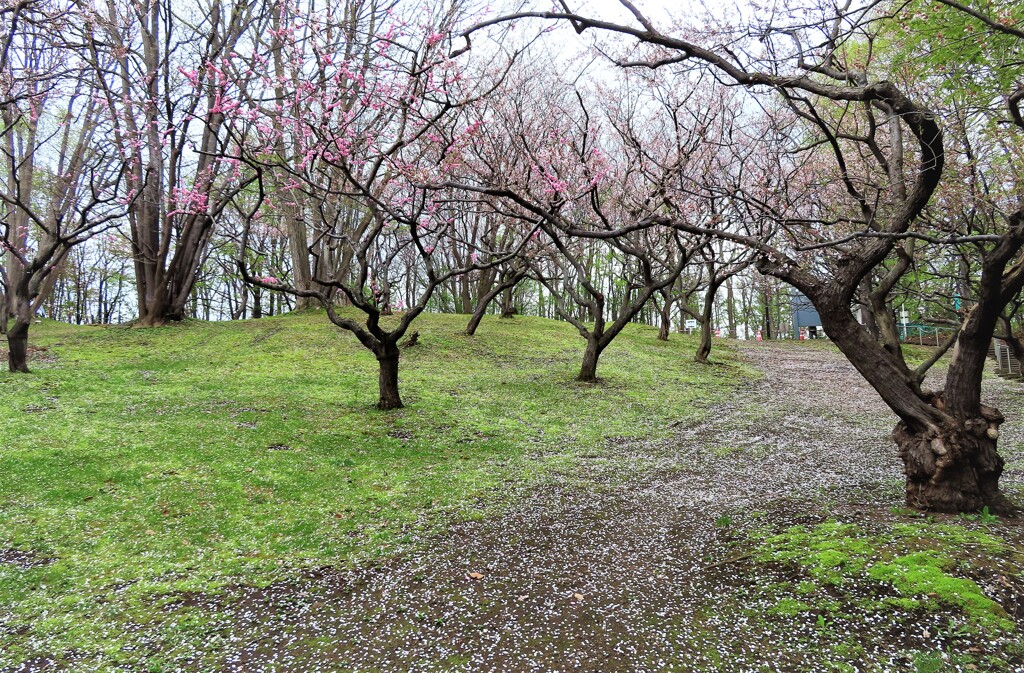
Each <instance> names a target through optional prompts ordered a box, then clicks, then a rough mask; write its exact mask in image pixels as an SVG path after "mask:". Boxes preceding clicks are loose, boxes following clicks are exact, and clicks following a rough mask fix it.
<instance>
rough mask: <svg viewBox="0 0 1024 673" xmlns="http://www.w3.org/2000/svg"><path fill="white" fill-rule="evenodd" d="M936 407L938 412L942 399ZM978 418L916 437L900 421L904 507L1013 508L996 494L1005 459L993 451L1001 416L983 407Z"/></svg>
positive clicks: (896, 435)
mask: <svg viewBox="0 0 1024 673" xmlns="http://www.w3.org/2000/svg"><path fill="white" fill-rule="evenodd" d="M935 403H936V405H937V406H939V407H940V408H941V406H942V404H943V402H942V398H941V396H936V398H935ZM979 412H980V413H979V415H978V416H977V417H976V418H969V419H966V420H964V421H962V422H956V423H950V424H946V425H944V426H942V427H941V429H940V431H939V432H938V433H935V432H934V431H929V432H920V431H919V432H915V431H913V430H911V428H910V427H909V426H908V425H907V424H906V423H903V422H900V423H899V424H898V425H897V426H896V429H895V430H893V433H892V438H893V440H894V441H895V442H896V445H897V446H898V447H899V451H900V458H902V459H903V470H904V473H905V474H906V477H907V483H906V498H907V505H909V506H911V507H916V508H919V509H928V510H934V511H938V512H969V511H976V510H979V509H982V508H983V507H988V508H989V509H990V510H992V511H993V512H1007V511H1010V510H1012V509H1013V508H1012V506H1011V505H1010V503H1009V502H1008V501H1007V500H1006V498H1005V497H1004V496H1003V494H1002V492H1001V491H1000V490H999V477H1000V475H1002V473H1003V458H1002V457H1001V456H1000V455H999V454H998V453H997V452H996V440H997V439H998V438H999V426H1000V424H1002V422H1003V420H1004V419H1003V415H1002V414H1001V413H999V411H998V410H996V409H993V408H991V407H987V406H984V405H982V406H981V408H980V410H979Z"/></svg>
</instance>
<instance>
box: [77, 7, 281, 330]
mask: <svg viewBox="0 0 1024 673" xmlns="http://www.w3.org/2000/svg"><path fill="white" fill-rule="evenodd" d="M76 4H79V9H78V14H77V16H76V24H75V25H73V26H70V28H72V29H73V34H76V35H81V39H82V41H83V42H84V44H85V46H86V48H87V49H88V54H89V61H90V65H91V67H92V72H91V76H90V80H91V81H92V82H94V83H95V86H97V87H100V92H99V94H100V95H99V96H97V97H96V100H100V101H103V107H104V114H105V115H106V116H107V117H109V121H110V123H111V125H112V133H111V134H110V136H111V138H112V139H113V142H115V143H116V145H117V147H118V149H119V151H120V152H121V155H122V157H123V158H124V162H125V166H126V179H125V189H124V192H125V193H126V194H127V196H126V198H128V200H129V201H130V203H131V207H130V208H129V211H128V229H129V232H130V240H131V244H132V260H133V265H134V272H135V285H136V293H137V297H138V324H139V325H140V326H154V325H163V324H165V323H168V322H173V321H177V320H181V319H183V318H184V317H185V314H186V307H187V305H188V302H189V299H190V296H191V293H192V289H193V286H194V284H195V282H196V278H197V275H198V273H199V269H200V267H201V265H202V262H203V260H204V258H205V255H206V252H207V246H208V245H209V242H210V238H211V235H212V233H213V230H214V226H215V223H216V221H217V219H218V218H219V217H220V216H221V214H222V213H223V212H224V209H225V208H226V207H227V206H228V204H229V203H230V202H231V199H232V198H233V197H234V195H235V194H236V193H237V192H238V191H239V190H240V189H242V188H243V187H244V185H245V180H244V179H242V178H241V176H240V174H239V173H238V172H237V170H236V168H237V163H232V162H231V161H230V160H228V159H227V157H229V156H230V155H232V154H237V152H231V151H229V150H228V149H227V148H226V146H225V144H226V143H227V139H226V136H225V133H224V131H225V129H224V125H225V120H227V119H229V118H236V115H237V114H238V111H239V103H238V101H237V95H238V89H239V87H240V86H241V85H242V84H243V81H244V80H247V79H248V78H251V77H254V76H255V72H254V71H247V72H246V71H242V72H244V73H245V76H244V77H243V76H241V75H240V74H239V72H240V71H237V70H235V69H234V68H233V65H232V64H233V63H234V62H235V61H236V60H239V59H241V58H243V57H244V54H242V53H240V52H242V51H243V49H246V48H248V47H249V43H250V41H251V40H253V39H254V38H255V36H257V35H261V34H263V33H264V31H265V28H266V27H267V16H266V13H265V12H262V11H261V10H264V9H266V6H265V4H264V3H249V2H240V1H234V2H222V1H221V0H193V1H192V2H188V3H182V2H175V1H172V0H125V1H124V2H110V3H105V4H101V3H96V4H90V3H76ZM229 73H231V75H230V76H229ZM235 121H236V122H237V121H238V120H237V119H235ZM136 196H137V197H138V198H135V197H136Z"/></svg>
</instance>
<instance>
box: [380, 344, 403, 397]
mask: <svg viewBox="0 0 1024 673" xmlns="http://www.w3.org/2000/svg"><path fill="white" fill-rule="evenodd" d="M400 354H401V352H400V351H399V350H398V346H397V345H396V344H392V343H386V344H384V345H383V346H382V348H381V350H380V351H379V352H378V353H377V362H378V363H379V364H380V400H379V401H378V402H377V408H378V409H382V410H385V411H386V410H388V409H401V408H402V398H401V397H399V396H398V358H399V355H400Z"/></svg>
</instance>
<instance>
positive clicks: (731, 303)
mask: <svg viewBox="0 0 1024 673" xmlns="http://www.w3.org/2000/svg"><path fill="white" fill-rule="evenodd" d="M735 302H736V298H735V295H734V294H733V290H732V276H729V280H727V281H726V283H725V314H726V316H728V318H727V319H728V321H729V338H730V339H737V338H739V334H738V333H737V329H736V304H735Z"/></svg>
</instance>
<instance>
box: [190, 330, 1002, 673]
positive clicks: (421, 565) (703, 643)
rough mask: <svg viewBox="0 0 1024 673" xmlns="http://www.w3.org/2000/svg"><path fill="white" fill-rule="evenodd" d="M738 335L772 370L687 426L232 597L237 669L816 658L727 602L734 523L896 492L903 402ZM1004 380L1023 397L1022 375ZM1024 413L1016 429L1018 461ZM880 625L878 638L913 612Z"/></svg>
mask: <svg viewBox="0 0 1024 673" xmlns="http://www.w3.org/2000/svg"><path fill="white" fill-rule="evenodd" d="M741 348H742V350H743V351H744V353H745V354H746V355H747V357H748V358H749V359H750V361H751V362H752V363H754V364H755V365H756V366H758V367H760V368H761V369H763V370H764V372H765V378H764V380H763V381H762V382H760V383H757V384H754V385H751V386H749V387H747V388H745V389H744V390H742V391H741V393H740V394H739V395H737V396H735V397H734V398H733V399H732V400H731V401H730V403H729V404H728V406H727V407H725V408H720V409H716V410H714V411H713V412H712V413H711V414H710V417H709V420H708V421H706V422H704V423H701V424H699V425H696V426H693V427H685V428H684V427H680V428H679V429H678V434H677V435H676V436H675V437H673V438H672V439H671V440H666V441H660V442H657V443H647V444H637V443H624V444H621V445H617V446H613V447H611V448H610V455H609V456H600V457H596V458H593V459H591V460H590V461H588V462H587V464H586V465H585V468H584V473H583V474H580V475H567V476H566V480H565V483H564V484H561V485H554V486H552V487H549V488H545V489H542V490H540V491H539V492H536V493H535V494H534V495H533V496H532V497H531V499H530V500H528V501H526V502H523V503H521V505H520V506H519V507H518V508H517V509H515V510H514V511H511V512H509V513H508V514H507V515H506V516H503V517H501V518H496V519H492V520H486V521H482V522H474V523H466V524H463V525H461V526H459V527H458V528H457V529H456V530H455V531H454V533H453V534H451V535H450V536H449V537H447V538H445V539H443V540H440V541H439V542H437V543H435V544H432V545H431V546H430V549H429V550H427V551H425V552H423V553H422V554H421V555H419V556H414V557H410V558H405V559H401V560H398V561H395V562H393V563H391V564H388V565H386V566H383V567H377V568H373V569H369V570H365V571H361V572H355V573H328V574H323V575H319V576H316V577H311V578H309V580H308V581H307V582H305V583H304V584H303V585H301V586H296V585H287V586H280V587H271V588H270V589H264V590H251V591H248V592H245V593H240V594H238V595H235V596H234V597H233V599H234V600H233V601H232V602H231V603H230V604H229V606H228V612H229V619H228V622H227V626H226V627H225V629H226V631H225V633H224V637H225V638H226V642H227V650H228V652H229V653H230V654H229V656H228V659H227V663H226V665H225V666H224V668H223V670H229V671H248V672H253V671H318V670H319V671H340V670H357V671H376V670H380V671H465V672H477V671H480V672H483V671H509V672H512V671H515V672H526V671H603V672H610V671H636V672H640V671H663V670H673V671H691V670H692V671H705V670H723V671H760V670H815V667H816V662H815V661H814V657H815V655H814V653H813V652H806V651H801V650H800V649H799V648H791V647H788V646H787V645H786V643H781V642H764V641H763V639H758V638H756V637H754V638H752V637H751V633H750V629H748V628H747V624H746V619H745V617H743V614H744V613H743V612H742V611H737V610H735V609H719V608H720V607H723V606H728V605H734V602H735V601H736V600H737V599H736V597H737V596H738V595H739V594H738V593H737V592H738V590H739V588H740V587H741V586H743V585H747V586H749V583H750V582H756V581H758V580H757V578H752V577H749V576H748V575H747V574H746V571H745V570H744V568H745V566H744V565H743V564H742V563H738V562H736V561H739V559H732V558H731V557H730V554H735V550H733V549H731V548H730V545H729V542H730V539H731V533H730V528H729V521H730V520H732V519H734V518H736V519H738V518H742V517H750V516H776V517H778V516H784V517H788V519H789V520H792V521H800V520H801V518H802V517H803V518H806V517H820V516H821V514H822V512H823V511H827V510H828V508H829V507H830V506H831V504H837V505H839V504H841V506H842V507H847V508H849V507H851V506H854V507H856V506H857V503H870V504H871V506H876V507H877V506H879V505H881V506H884V507H890V506H897V505H899V504H900V503H901V493H900V488H901V487H900V478H901V472H900V468H899V464H898V461H897V459H896V456H895V448H894V446H893V445H892V444H891V442H890V441H889V439H888V433H889V432H890V430H891V428H892V425H893V422H894V418H893V417H892V416H891V414H890V413H889V412H888V411H887V410H886V408H885V407H884V406H883V405H882V404H881V402H880V401H879V400H878V399H877V396H876V395H875V393H874V392H873V391H872V390H871V389H870V388H868V387H867V385H866V384H864V383H863V381H862V380H861V379H860V377H859V376H858V375H857V374H856V372H855V371H854V370H853V369H852V368H851V367H850V366H849V365H848V364H847V363H846V361H845V360H843V359H842V358H841V356H839V355H838V354H836V353H833V352H831V351H826V350H823V349H817V348H811V347H806V348H799V349H794V348H793V347H792V346H789V347H787V346H775V345H769V344H754V343H748V344H745V345H743V346H741ZM991 385H992V387H993V392H994V393H995V394H996V396H997V398H999V400H998V401H1009V402H1012V403H1013V404H1016V405H1017V407H1018V408H1019V407H1020V397H1019V395H1018V394H1017V392H1016V391H1015V387H1016V386H1019V384H1014V386H1015V387H1011V386H1008V385H1007V384H1005V383H1004V382H1002V381H994V382H992V384H991ZM1010 398H1012V399H1010ZM1011 425H1012V426H1013V427H1012V428H1010V427H1009V426H1011ZM1019 425H1020V421H1016V422H1014V420H1011V423H1010V424H1008V428H1007V432H1006V433H1005V435H1004V437H1005V440H1004V441H1003V446H1004V447H1007V448H1005V449H1004V453H1005V452H1007V451H1009V452H1010V453H1015V456H1013V457H1011V461H1012V460H1013V459H1014V457H1015V458H1016V460H1017V461H1018V462H1019V455H1018V454H1019V448H1018V447H1019V446H1020V444H1021V441H1020V435H1021V429H1020V428H1018V427H1017V426H1019ZM652 461H653V462H654V464H655V465H656V467H655V469H653V470H652V469H650V465H651V463H652ZM631 466H633V467H635V469H631ZM641 466H642V467H641ZM623 475H625V476H623ZM1021 476H1022V475H1021V473H1020V472H1015V471H1011V472H1010V473H1008V478H1009V479H1017V480H1019V479H1020V478H1021ZM580 478H583V479H584V481H586V482H589V487H587V488H581V487H580V485H579V479H580ZM851 503H852V505H851ZM761 512H765V514H763V515H762V514H760V513H761ZM218 607H219V608H220V609H223V606H218ZM874 627H875V628H877V629H878V634H879V641H878V642H876V643H872V642H870V639H871V636H868V637H867V638H868V641H867V642H865V649H866V651H867V652H869V653H870V652H871V651H872V647H875V648H884V646H885V645H884V643H882V642H881V641H882V637H881V634H884V633H886V632H887V629H888V630H890V631H891V629H893V628H899V625H895V626H894V625H892V624H885V623H879V624H876V625H874ZM819 663H820V662H819ZM200 667H202V665H200ZM204 670H205V669H204ZM818 670H821V669H818Z"/></svg>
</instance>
